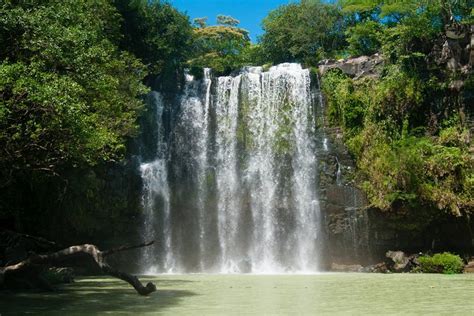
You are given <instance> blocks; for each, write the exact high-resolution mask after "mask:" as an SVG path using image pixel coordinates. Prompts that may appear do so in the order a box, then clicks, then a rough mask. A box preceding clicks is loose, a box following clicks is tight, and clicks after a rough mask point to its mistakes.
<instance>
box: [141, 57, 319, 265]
mask: <svg viewBox="0 0 474 316" xmlns="http://www.w3.org/2000/svg"><path fill="white" fill-rule="evenodd" d="M153 96H154V97H153V98H152V99H153V102H154V103H155V104H156V111H157V114H156V120H157V127H156V129H157V132H156V133H157V135H158V136H157V139H158V150H157V154H156V157H155V160H153V161H151V162H147V163H142V164H141V166H140V170H141V175H142V181H143V198H142V200H143V214H144V234H145V236H144V237H154V238H155V239H156V240H158V241H159V242H161V243H162V245H161V246H159V247H155V248H154V249H151V250H146V251H145V252H144V255H143V260H142V266H143V268H144V270H145V272H150V273H156V272H173V273H181V272H211V273H247V272H251V273H297V272H299V273H303V272H309V273H311V272H316V271H317V269H318V255H319V252H318V250H319V249H320V245H319V243H320V241H319V240H318V237H319V234H318V233H319V230H320V227H319V225H320V223H319V222H320V218H319V217H320V211H319V201H318V196H317V189H318V188H317V159H316V154H317V153H316V147H315V136H316V135H315V134H316V130H315V126H316V118H315V113H316V112H315V109H314V106H315V104H314V101H318V100H316V99H315V98H314V95H313V92H312V89H311V80H310V73H309V70H307V69H303V68H302V67H301V66H300V65H299V64H281V65H277V66H274V67H271V68H270V69H269V70H268V71H264V70H263V68H262V67H246V68H244V69H242V71H241V72H240V74H238V75H235V76H225V77H217V78H215V77H212V76H211V71H210V70H209V69H205V70H204V76H203V78H202V79H197V78H195V77H193V76H192V75H189V74H188V75H186V78H185V85H184V88H183V92H182V94H181V95H180V96H179V97H177V98H176V102H174V103H175V104H171V103H173V102H170V104H167V105H166V106H168V107H169V108H173V109H174V110H173V111H174V113H175V114H174V115H173V118H172V119H171V121H172V123H171V124H170V126H171V127H170V131H169V137H165V136H164V129H163V125H164V122H163V114H162V113H163V108H164V107H165V104H164V102H163V98H162V97H161V95H160V94H158V93H156V92H155V93H153ZM165 140H166V141H165Z"/></svg>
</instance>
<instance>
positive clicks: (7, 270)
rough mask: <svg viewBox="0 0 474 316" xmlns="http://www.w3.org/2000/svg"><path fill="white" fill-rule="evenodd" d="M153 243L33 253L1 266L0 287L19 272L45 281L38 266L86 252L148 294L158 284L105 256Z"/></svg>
mask: <svg viewBox="0 0 474 316" xmlns="http://www.w3.org/2000/svg"><path fill="white" fill-rule="evenodd" d="M152 244H153V241H151V242H147V243H143V244H140V245H134V246H122V247H119V248H116V249H111V250H105V251H101V250H100V249H99V248H98V247H97V246H95V245H91V244H84V245H77V246H71V247H69V248H66V249H63V250H60V251H57V252H54V253H51V254H43V255H32V256H30V257H29V258H27V259H26V260H23V261H21V262H19V263H17V264H13V265H8V266H6V267H3V268H0V287H2V286H3V285H4V283H5V279H6V278H8V277H9V275H14V274H17V273H26V272H28V273H31V274H32V277H33V276H36V278H37V279H36V280H32V281H33V282H38V283H44V282H46V281H45V280H42V279H40V277H39V270H40V269H38V267H39V266H41V265H45V264H53V263H55V262H58V261H60V260H64V259H67V258H68V257H70V256H73V255H78V254H86V255H88V256H89V257H91V258H92V259H93V260H94V262H95V263H96V264H97V266H98V267H99V268H100V269H101V270H102V272H103V273H104V274H108V275H111V276H113V277H116V278H119V279H121V280H124V281H125V282H127V283H129V284H130V285H131V286H133V288H134V289H135V290H136V291H137V292H138V294H140V295H148V294H150V293H152V292H154V291H156V286H155V285H154V284H153V283H151V282H149V283H148V284H147V285H146V286H143V284H142V283H141V282H140V280H138V278H137V277H136V276H134V275H131V274H128V273H125V272H122V271H118V270H116V269H114V268H112V267H111V266H109V265H108V264H107V263H106V261H105V257H107V256H109V255H112V254H114V253H117V252H120V251H125V250H130V249H136V248H141V247H147V246H150V245H152ZM42 285H43V287H45V288H48V287H50V286H49V284H47V282H46V284H42Z"/></svg>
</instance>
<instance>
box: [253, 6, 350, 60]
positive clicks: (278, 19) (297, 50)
mask: <svg viewBox="0 0 474 316" xmlns="http://www.w3.org/2000/svg"><path fill="white" fill-rule="evenodd" d="M263 29H264V30H265V34H264V35H263V36H262V38H261V44H262V47H263V49H264V51H265V52H266V54H267V57H268V58H269V59H270V60H271V61H273V62H276V63H278V62H283V61H292V60H299V61H305V62H309V63H315V62H316V61H317V60H319V59H321V58H325V57H331V56H332V55H334V53H335V52H336V51H338V50H340V49H342V48H343V47H344V45H345V41H344V38H345V36H344V29H345V21H344V18H343V16H342V14H341V12H340V10H339V8H338V7H337V6H336V5H332V4H325V3H322V2H320V1H310V0H303V1H301V3H291V4H288V5H283V6H281V7H279V8H277V9H276V10H274V11H271V12H270V13H269V15H268V16H267V17H266V18H265V19H264V20H263Z"/></svg>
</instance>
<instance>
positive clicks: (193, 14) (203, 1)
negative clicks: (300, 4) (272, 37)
mask: <svg viewBox="0 0 474 316" xmlns="http://www.w3.org/2000/svg"><path fill="white" fill-rule="evenodd" d="M169 2H170V3H171V4H173V6H174V7H176V8H178V9H179V10H180V11H181V12H186V13H187V14H188V15H189V16H190V18H191V20H192V19H194V18H200V17H205V16H207V17H208V24H211V25H212V24H215V22H216V16H217V15H218V14H224V15H231V16H233V17H234V18H236V19H238V20H240V27H242V28H244V29H247V30H248V31H249V32H250V37H251V38H252V41H253V42H255V41H256V40H257V36H258V35H261V34H262V32H263V31H262V28H261V22H262V20H263V18H264V17H266V16H267V14H268V12H270V11H271V10H273V9H275V8H277V7H278V6H280V5H282V4H287V3H290V2H293V1H291V0H169Z"/></svg>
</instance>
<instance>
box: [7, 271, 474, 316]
mask: <svg viewBox="0 0 474 316" xmlns="http://www.w3.org/2000/svg"><path fill="white" fill-rule="evenodd" d="M143 280H144V281H149V280H152V281H153V282H155V283H156V285H157V287H158V291H157V292H156V293H153V294H152V295H150V296H149V297H142V296H139V295H137V294H136V292H135V291H134V290H133V289H132V288H131V287H130V286H129V285H128V284H126V283H124V282H122V281H120V280H117V279H113V278H81V279H79V280H77V281H76V282H75V283H73V284H71V285H65V286H63V287H62V288H61V289H60V290H59V291H57V292H53V293H38V292H26V293H8V292H3V293H1V297H0V314H1V315H2V316H5V315H18V314H31V315H38V314H39V315H101V314H110V315H117V314H123V315H291V314H296V315H324V314H331V315H334V314H343V315H344V314H346V315H347V314H349V315H368V314H370V315H387V314H392V315H407V314H408V315H428V314H431V315H439V314H442V315H447V314H450V315H474V299H473V295H474V275H468V274H465V275H435V274H320V275H164V276H156V277H144V278H143Z"/></svg>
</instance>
